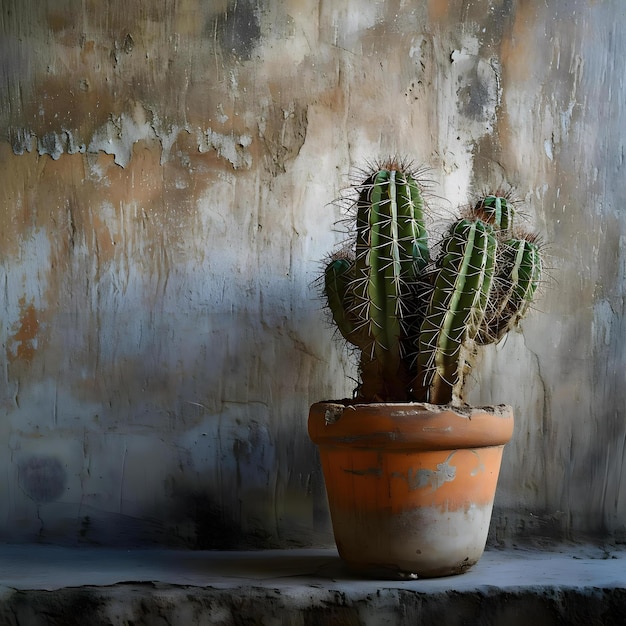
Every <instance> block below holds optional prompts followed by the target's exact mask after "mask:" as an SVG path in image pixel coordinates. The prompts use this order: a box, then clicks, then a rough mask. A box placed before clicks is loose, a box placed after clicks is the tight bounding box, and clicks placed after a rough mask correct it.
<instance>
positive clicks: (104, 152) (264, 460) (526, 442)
mask: <svg viewBox="0 0 626 626" xmlns="http://www.w3.org/2000/svg"><path fill="white" fill-rule="evenodd" d="M621 11H622V7H621V5H620V4H619V3H618V2H617V0H613V1H610V2H604V3H594V2H590V1H587V0H558V1H556V2H553V3H549V5H548V4H547V3H545V2H539V1H530V2H525V3H515V2H509V1H490V2H488V1H487V0H480V1H478V2H468V1H465V0H455V1H452V2H441V1H439V0H429V1H428V2H426V3H376V4H374V3H373V4H371V5H369V6H368V7H364V6H363V4H362V3H358V2H356V0H341V1H340V2H333V3H323V2H317V1H312V0H305V1H295V0H294V1H290V2H287V3H278V2H269V3H260V2H256V1H255V0H246V1H237V2H231V1H229V0H221V1H220V2H211V3H201V2H197V1H196V0H185V1H184V2H176V3H174V2H170V1H168V2H165V3H155V2H143V3H130V4H129V3H121V2H119V1H117V0H115V1H114V2H110V3H107V5H106V6H104V5H102V6H100V5H99V4H97V3H93V2H87V3H84V2H83V3H78V2H76V1H75V0H63V2H61V3H58V2H57V3H49V2H34V1H32V0H26V1H24V0H19V1H18V0H7V1H5V2H4V3H3V6H2V9H1V12H0V30H1V34H2V36H1V37H0V86H1V87H0V129H1V130H2V134H1V137H2V143H0V162H1V163H2V168H0V179H1V180H0V203H1V207H2V210H1V211H0V292H1V293H2V298H1V299H0V306H1V308H0V311H1V315H0V320H1V321H0V341H1V342H2V347H3V349H2V351H0V355H1V358H0V374H1V376H2V380H3V381H4V382H3V385H2V387H1V392H0V403H1V406H2V411H3V419H2V420H0V445H2V446H4V448H5V451H6V454H5V455H3V456H2V459H3V460H2V462H1V463H2V471H4V473H5V475H6V476H7V480H6V481H4V483H3V484H2V485H0V510H1V511H2V515H1V516H0V532H2V534H3V536H4V537H6V538H8V539H12V540H32V539H35V538H43V539H47V540H51V541H59V542H70V543H75V542H89V543H103V544H121V543H127V544H137V543H147V542H156V543H162V544H168V545H188V546H195V547H209V548H219V547H241V546H245V547H250V546H257V547H258V546H288V545H309V544H315V543H318V544H319V543H322V544H323V543H328V542H330V541H331V538H330V537H331V535H330V523H329V519H328V512H327V508H326V503H325V494H324V488H323V483H322V479H321V474H320V471H319V465H318V462H317V458H316V452H315V450H314V448H313V446H312V445H311V444H310V443H309V441H308V438H307V435H306V428H305V423H306V415H307V410H308V405H309V404H310V403H311V402H312V401H315V400H319V399H320V398H324V397H344V396H345V395H347V394H349V393H350V392H351V388H352V387H353V385H354V383H353V380H352V377H354V363H353V362H352V360H351V356H350V354H349V353H348V351H346V350H345V349H343V348H342V346H341V345H340V344H337V343H336V342H335V341H334V339H333V335H332V330H331V329H329V328H328V327H327V326H326V323H325V318H324V316H323V315H322V312H321V311H320V307H321V303H320V301H319V299H318V298H317V294H316V292H315V289H314V280H315V278H316V276H317V273H318V272H319V261H320V259H322V258H323V257H324V255H325V254H326V252H327V251H328V250H329V249H331V248H332V247H333V245H334V244H335V243H336V242H337V241H338V238H339V237H340V235H339V234H338V233H337V232H335V231H334V230H333V223H334V222H335V221H336V220H337V219H338V218H339V217H340V214H339V209H338V208H337V207H334V206H333V205H331V204H330V203H331V201H332V200H333V199H334V198H336V197H337V196H338V194H339V192H340V190H341V189H342V188H343V187H345V185H346V184H347V182H348V178H347V174H348V172H350V171H351V169H352V168H353V167H355V166H360V165H362V164H363V163H364V162H365V161H366V159H372V158H376V157H378V156H381V155H385V154H409V155H411V156H412V157H413V158H414V159H415V160H416V161H417V162H424V163H427V164H429V165H430V166H431V167H432V172H431V176H432V178H433V179H434V182H435V183H436V184H437V185H436V187H435V193H434V197H433V198H432V199H431V202H430V205H431V206H430V208H431V211H432V213H433V219H434V220H437V219H438V218H439V217H440V216H441V215H442V214H446V213H447V212H448V211H450V210H452V209H454V207H456V206H458V205H459V204H464V203H466V202H467V201H468V200H469V199H470V198H471V197H472V194H473V193H475V192H477V191H480V190H483V189H485V188H491V187H493V186H500V185H505V184H510V185H512V186H513V187H514V188H515V189H516V193H517V195H519V196H520V197H521V199H522V200H523V201H524V203H525V206H526V208H527V212H528V217H529V219H530V220H531V221H533V222H534V223H535V225H536V226H537V227H539V229H541V230H542V231H543V232H545V233H546V240H547V241H548V242H549V246H548V251H549V254H550V257H551V258H550V263H549V264H550V266H551V267H553V268H554V269H553V270H552V271H551V273H552V275H553V281H552V282H548V284H546V285H545V289H544V291H545V295H544V297H543V299H542V300H541V303H540V305H539V308H540V309H541V310H540V311H538V312H537V313H533V314H532V315H531V316H530V317H529V318H528V319H527V320H525V322H524V327H523V332H522V333H520V334H514V335H513V336H511V337H509V338H508V339H507V341H506V342H505V343H504V344H503V345H500V346H497V347H495V348H494V349H493V350H489V351H487V353H486V354H485V355H484V358H483V362H482V367H481V369H480V372H481V373H480V374H478V375H477V380H476V382H477V383H480V384H479V385H477V386H476V388H475V389H474V391H473V399H475V400H476V402H480V403H485V402H496V403H497V402H502V401H505V402H510V403H511V404H513V405H514V407H515V410H516V416H517V426H516V434H515V437H514V440H513V442H512V443H511V444H509V446H508V447H507V449H506V452H505V458H504V462H503V468H502V475H501V480H500V491H499V494H498V499H497V501H496V507H495V509H494V523H493V525H492V539H493V540H496V541H502V542H506V541H510V540H512V539H515V540H516V541H517V540H519V538H520V537H529V536H532V535H535V534H538V535H552V536H555V537H564V536H568V537H569V536H574V535H576V534H577V533H580V534H591V535H595V536H597V537H607V538H623V537H624V536H626V534H625V533H626V498H625V497H624V495H623V488H622V487H623V484H624V480H625V478H624V476H625V475H626V444H625V443H624V442H626V422H625V421H624V419H623V418H624V413H626V411H625V409H626V407H625V406H624V399H623V394H622V393H621V389H622V388H623V386H624V383H626V380H625V379H624V368H623V367H622V364H623V363H624V361H625V357H626V355H625V354H624V350H623V348H622V346H623V345H624V341H623V340H622V337H623V334H624V284H625V283H624V276H625V274H626V262H625V261H624V253H623V250H624V246H623V245H622V244H623V243H624V238H625V237H626V235H625V233H626V224H625V222H624V215H623V212H622V211H621V209H620V207H621V200H620V199H621V197H622V196H623V195H624V194H623V193H622V192H623V191H625V190H624V189H623V187H624V182H623V181H624V176H623V171H622V170H623V158H622V155H623V153H624V146H623V144H624V140H623V137H622V135H623V133H622V131H621V129H622V128H623V127H624V119H623V118H624V106H623V103H624V102H625V101H626V98H624V97H623V96H624V94H623V93H622V92H623V89H624V86H623V84H622V82H621V81H620V80H619V72H618V71H617V70H616V68H619V67H620V65H619V60H620V59H621V58H622V56H623V54H622V53H623V51H624V50H625V49H626V39H625V38H624V35H622V33H621V30H620V29H619V26H618V25H619V23H620V19H619V18H620V17H621ZM511 381H514V384H513V385H512V384H511ZM412 478H415V477H412ZM422 478H423V477H422ZM417 480H418V482H419V480H422V479H421V478H418V479H417Z"/></svg>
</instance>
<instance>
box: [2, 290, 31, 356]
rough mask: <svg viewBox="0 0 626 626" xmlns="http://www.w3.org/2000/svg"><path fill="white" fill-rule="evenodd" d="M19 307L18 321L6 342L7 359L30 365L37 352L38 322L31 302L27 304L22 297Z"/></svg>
mask: <svg viewBox="0 0 626 626" xmlns="http://www.w3.org/2000/svg"><path fill="white" fill-rule="evenodd" d="M19 305H20V321H19V322H18V324H17V330H16V331H15V332H14V333H13V334H12V335H11V336H10V337H9V340H8V342H7V358H8V360H9V361H10V362H11V363H13V362H14V361H17V360H20V361H26V362H27V363H30V362H31V361H32V359H33V357H34V356H35V353H36V351H37V335H38V333H39V320H38V319H37V310H36V309H35V307H34V305H33V304H32V302H31V303H28V304H27V303H26V298H24V297H22V298H20V300H19Z"/></svg>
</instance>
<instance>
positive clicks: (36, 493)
mask: <svg viewBox="0 0 626 626" xmlns="http://www.w3.org/2000/svg"><path fill="white" fill-rule="evenodd" d="M18 482H19V485H20V487H21V488H22V489H23V490H24V493H26V495H27V496H28V497H29V498H32V499H33V500H34V501H35V502H39V503H42V502H54V501H55V500H58V499H59V498H60V497H61V496H62V495H63V491H64V490H65V484H66V482H67V475H66V472H65V468H64V467H63V465H62V464H61V462H60V461H59V459H57V458H56V457H53V456H31V457H28V458H27V459H25V460H24V461H22V462H21V463H20V464H19V467H18Z"/></svg>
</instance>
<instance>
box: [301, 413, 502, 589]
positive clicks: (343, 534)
mask: <svg viewBox="0 0 626 626" xmlns="http://www.w3.org/2000/svg"><path fill="white" fill-rule="evenodd" d="M512 434H513V411H512V409H511V407H509V406H504V405H502V406H498V407H487V408H484V407H483V408H480V409H477V408H472V409H470V408H468V409H467V410H464V409H458V408H450V407H445V406H441V407H439V406H435V405H431V404H419V403H407V404H361V405H348V406H345V405H343V404H340V403H334V402H319V403H317V404H314V405H313V406H312V407H311V410H310V413H309V436H310V437H311V439H312V440H313V442H314V443H316V444H317V445H318V446H319V452H320V458H321V462H322V469H323V472H324V478H325V481H326V491H327V494H328V503H329V506H330V513H331V518H332V523H333V531H334V534H335V541H336V543H337V548H338V550H339V554H340V556H341V557H342V559H344V561H345V562H346V563H347V564H348V565H349V566H350V567H351V568H352V569H353V570H356V571H358V572H360V573H363V574H366V575H372V576H376V577H385V578H407V577H409V578H430V577H435V576H447V575H450V574H461V573H463V572H465V571H467V569H469V568H470V567H471V566H472V565H474V564H475V563H476V562H477V561H478V560H479V559H480V557H481V555H482V553H483V551H484V549H485V543H486V541H487V533H488V530H489V522H490V519H491V512H492V508H493V500H494V496H495V490H496V483H497V481H498V474H499V472H500V462H501V460H502V451H503V448H504V444H506V443H507V442H508V441H509V440H510V438H511V436H512Z"/></svg>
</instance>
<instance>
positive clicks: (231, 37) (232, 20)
mask: <svg viewBox="0 0 626 626" xmlns="http://www.w3.org/2000/svg"><path fill="white" fill-rule="evenodd" d="M208 32H209V35H210V36H214V37H215V38H216V41H217V42H218V43H219V45H220V46H221V48H222V49H223V51H224V52H226V53H227V54H233V55H235V56H236V57H239V58H240V59H242V60H247V59H249V58H250V56H251V55H252V51H253V50H254V47H255V46H256V44H257V42H258V40H259V39H260V37H261V26H260V23H259V6H258V5H257V3H256V2H255V1H254V0H233V1H232V2H231V3H230V5H229V7H228V8H227V9H226V11H224V13H221V14H220V15H218V16H217V17H214V18H212V19H211V20H210V22H209V28H208Z"/></svg>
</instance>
